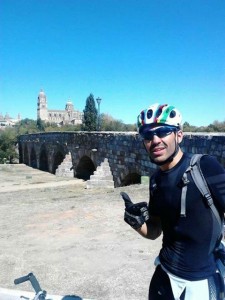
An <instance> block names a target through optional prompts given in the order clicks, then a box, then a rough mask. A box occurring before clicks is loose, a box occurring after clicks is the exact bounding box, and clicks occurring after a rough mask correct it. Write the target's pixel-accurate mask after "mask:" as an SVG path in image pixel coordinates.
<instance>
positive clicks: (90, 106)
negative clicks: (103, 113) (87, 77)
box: [82, 94, 98, 131]
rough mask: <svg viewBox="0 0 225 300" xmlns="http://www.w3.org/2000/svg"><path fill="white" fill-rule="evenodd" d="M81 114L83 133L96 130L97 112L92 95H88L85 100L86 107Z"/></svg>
mask: <svg viewBox="0 0 225 300" xmlns="http://www.w3.org/2000/svg"><path fill="white" fill-rule="evenodd" d="M83 112H84V115H83V125H82V129H83V130H84V131H95V130H96V129H97V121H98V112H97V109H96V107H95V100H94V96H93V95H92V94H90V96H89V97H88V98H87V99H86V105H85V108H84V110H83Z"/></svg>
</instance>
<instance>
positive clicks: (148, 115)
mask: <svg viewBox="0 0 225 300" xmlns="http://www.w3.org/2000/svg"><path fill="white" fill-rule="evenodd" d="M181 123H182V116H181V113H180V112H179V111H178V110H177V109H176V108H175V107H174V106H172V105H168V104H158V103H155V104H153V105H151V106H150V107H149V108H147V109H145V110H142V111H141V112H140V114H139V115H138V117H137V128H138V131H139V133H141V132H142V131H143V130H144V129H147V128H151V127H152V126H153V125H168V126H174V127H176V128H177V129H181V128H182V124H181Z"/></svg>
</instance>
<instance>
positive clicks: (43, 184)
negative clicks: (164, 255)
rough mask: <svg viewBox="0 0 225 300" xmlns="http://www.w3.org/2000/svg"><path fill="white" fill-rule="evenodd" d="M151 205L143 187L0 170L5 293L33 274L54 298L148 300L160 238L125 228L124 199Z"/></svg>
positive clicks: (8, 168) (0, 238) (1, 259)
mask: <svg viewBox="0 0 225 300" xmlns="http://www.w3.org/2000/svg"><path fill="white" fill-rule="evenodd" d="M121 191H125V192H127V193H128V194H129V195H130V197H131V199H133V201H134V202H138V201H143V200H146V201H147V199H148V186H147V185H144V184H139V185H133V186H129V187H123V188H122V187H121V188H116V189H113V190H112V189H111V190H104V189H86V185H85V182H83V181H82V180H78V179H75V178H72V179H71V178H70V179H67V178H62V177H61V178H59V177H56V176H55V175H52V174H49V173H46V172H42V171H39V170H35V169H32V168H30V167H27V166H25V165H23V164H19V165H0V245H1V247H0V266H1V275H0V286H1V287H2V288H9V289H20V290H27V291H30V290H32V289H31V288H30V286H29V284H28V283H24V284H22V285H20V286H14V283H13V281H14V279H15V278H17V277H20V276H22V275H26V274H28V273H30V272H33V273H34V274H35V275H36V277H37V278H38V280H39V281H40V284H41V287H42V288H43V289H45V290H47V291H48V293H50V294H61V295H68V294H73V295H78V296H80V297H82V298H90V299H99V300H101V299H104V300H111V299H118V300H123V299H129V300H144V299H147V295H148V286H149V281H150V278H151V276H152V273H153V271H154V259H155V257H156V255H157V253H158V251H159V249H160V246H161V239H160V238H159V239H157V240H156V241H150V240H147V239H144V238H142V237H141V236H139V235H138V234H137V233H136V232H135V231H134V230H133V229H132V228H131V227H129V226H128V225H127V224H126V223H125V222H124V221H123V213H124V204H123V200H122V199H121V197H120V192H121Z"/></svg>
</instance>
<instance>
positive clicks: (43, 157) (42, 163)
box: [39, 144, 49, 172]
mask: <svg viewBox="0 0 225 300" xmlns="http://www.w3.org/2000/svg"><path fill="white" fill-rule="evenodd" d="M39 169H40V170H41V171H45V172H48V171H49V163H48V155H47V150H46V145H45V144H43V145H42V146H41V149H40V156H39Z"/></svg>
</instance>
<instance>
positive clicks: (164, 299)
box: [122, 104, 225, 300]
mask: <svg viewBox="0 0 225 300" xmlns="http://www.w3.org/2000/svg"><path fill="white" fill-rule="evenodd" d="M137 125H138V132H139V134H140V135H141V137H142V138H143V144H144V147H145V149H146V151H147V152H148V154H149V157H150V159H151V161H152V162H153V163H154V164H156V165H158V166H159V168H158V169H157V171H156V172H155V174H154V175H153V176H152V177H151V180H150V201H149V205H148V206H147V203H145V202H141V203H136V204H132V205H130V206H129V207H126V209H125V214H124V220H125V221H126V222H127V223H128V224H129V225H131V226H132V227H133V228H134V229H135V230H136V231H137V232H138V233H139V234H140V235H142V236H143V237H145V238H149V239H152V240H154V239H156V238H157V237H159V236H160V235H161V232H162V233H163V243H162V248H161V250H160V252H159V256H158V257H157V258H156V260H155V265H156V269H155V272H154V274H153V277H152V279H151V282H150V286H149V300H174V299H180V300H183V299H185V300H199V299H203V300H212V299H215V300H218V299H223V298H221V295H222V294H221V293H220V292H221V290H222V289H224V286H223V282H222V283H221V277H220V276H219V274H218V273H217V269H216V264H215V257H214V254H213V251H214V249H215V247H216V242H217V239H218V235H219V231H220V228H218V232H216V230H214V229H215V226H213V222H215V220H214V216H213V214H212V212H211V209H209V208H208V207H207V205H206V204H205V203H204V201H203V199H202V195H201V194H200V192H199V190H198V189H197V187H196V186H195V184H194V182H193V180H192V179H191V178H188V180H189V183H188V185H187V195H186V215H185V216H183V217H182V216H181V215H180V210H181V190H182V185H183V182H182V175H183V173H184V172H185V170H186V169H187V167H188V166H189V163H190V157H189V155H187V154H186V153H184V152H183V151H182V150H181V148H180V143H181V142H182V139H183V132H182V116H181V114H180V112H179V111H178V110H177V109H176V108H175V107H174V106H172V105H167V104H163V105H160V104H153V105H152V106H150V107H149V108H148V109H145V110H143V111H142V112H141V113H140V114H139V116H138V122H137ZM200 165H201V169H202V172H203V174H204V177H205V179H206V181H207V183H208V185H209V188H210V191H211V193H212V195H213V198H214V202H215V206H216V207H217V209H218V210H219V212H220V214H221V217H222V215H223V213H224V211H225V189H224V182H225V173H224V169H223V167H222V166H221V165H220V164H219V163H218V162H217V160H216V159H215V158H213V157H212V156H203V157H202V158H201V161H200ZM122 196H123V195H122ZM125 198H126V196H124V199H125ZM140 220H141V221H140Z"/></svg>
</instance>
